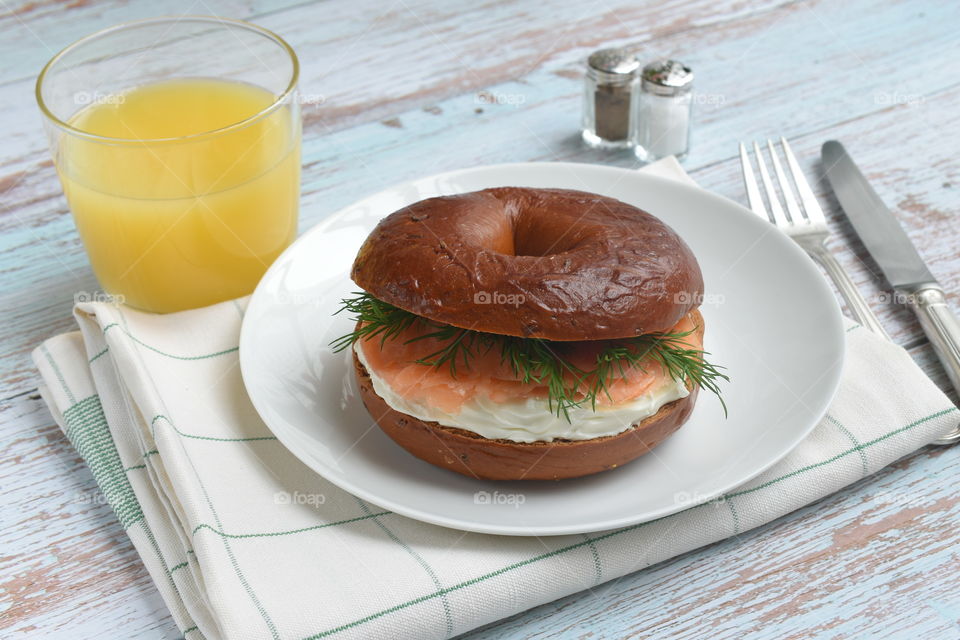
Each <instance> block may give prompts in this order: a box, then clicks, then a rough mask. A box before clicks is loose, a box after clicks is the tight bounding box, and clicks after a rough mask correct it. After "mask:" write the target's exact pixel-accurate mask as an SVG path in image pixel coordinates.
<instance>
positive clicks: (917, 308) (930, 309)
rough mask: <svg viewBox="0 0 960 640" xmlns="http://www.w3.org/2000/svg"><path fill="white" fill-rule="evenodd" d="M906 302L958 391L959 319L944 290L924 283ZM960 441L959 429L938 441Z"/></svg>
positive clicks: (910, 293) (959, 377)
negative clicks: (948, 303)
mask: <svg viewBox="0 0 960 640" xmlns="http://www.w3.org/2000/svg"><path fill="white" fill-rule="evenodd" d="M907 305H908V306H909V307H910V308H912V309H913V311H914V313H916V314H917V318H918V319H919V320H920V326H921V327H923V332H924V333H926V334H927V338H929V340H930V344H931V346H933V350H934V352H935V353H936V354H937V357H938V358H940V363H941V364H942V365H943V368H944V369H945V370H946V372H947V377H949V378H950V382H951V383H952V384H953V388H954V389H956V390H957V393H960V322H958V321H957V316H955V315H953V312H952V311H951V310H950V307H949V306H947V299H946V297H945V296H944V295H943V289H941V288H940V287H938V286H933V287H931V286H927V287H921V288H919V289H916V290H915V291H912V292H909V294H908V295H907ZM957 441H960V430H954V431H953V432H951V433H949V434H947V435H946V436H944V438H941V439H940V440H938V441H937V443H938V444H948V443H953V442H957Z"/></svg>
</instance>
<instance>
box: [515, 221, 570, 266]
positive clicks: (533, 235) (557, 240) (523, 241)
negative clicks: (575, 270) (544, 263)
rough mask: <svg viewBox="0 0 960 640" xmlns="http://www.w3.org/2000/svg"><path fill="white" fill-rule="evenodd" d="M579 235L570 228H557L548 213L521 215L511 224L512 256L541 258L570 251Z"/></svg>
mask: <svg viewBox="0 0 960 640" xmlns="http://www.w3.org/2000/svg"><path fill="white" fill-rule="evenodd" d="M578 236H579V234H577V233H575V232H574V230H573V229H572V228H571V227H566V226H565V227H562V228H558V225H557V223H556V221H555V219H554V218H552V217H551V216H550V214H549V212H542V213H540V212H538V213H537V214H535V215H521V216H518V217H517V218H516V219H515V220H514V224H513V247H514V255H516V256H530V257H536V258H543V257H546V256H552V255H557V254H559V253H565V252H567V251H569V250H570V249H572V248H573V247H574V246H575V245H576V243H577V240H578Z"/></svg>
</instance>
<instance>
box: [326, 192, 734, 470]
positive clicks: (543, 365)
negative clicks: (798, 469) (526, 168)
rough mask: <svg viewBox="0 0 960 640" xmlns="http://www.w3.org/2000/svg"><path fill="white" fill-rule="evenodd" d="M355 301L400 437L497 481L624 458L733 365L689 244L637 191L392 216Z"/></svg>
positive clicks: (357, 266)
mask: <svg viewBox="0 0 960 640" xmlns="http://www.w3.org/2000/svg"><path fill="white" fill-rule="evenodd" d="M351 277H352V279H353V281H354V282H355V283H356V284H357V285H358V287H359V288H360V289H361V290H362V291H358V292H356V294H354V295H353V296H352V297H350V298H347V299H345V300H343V303H342V306H341V309H340V311H338V312H345V313H350V314H351V315H352V316H353V317H354V319H355V321H356V324H355V326H354V330H353V331H352V332H351V333H349V334H346V335H344V336H341V337H340V338H338V339H336V340H334V341H333V342H332V343H331V344H332V346H333V348H334V349H335V350H346V349H350V350H351V351H352V358H353V367H354V369H355V374H356V378H357V381H358V383H359V388H360V397H361V399H362V401H363V403H364V405H365V406H366V408H367V410H368V412H369V413H370V415H371V416H372V417H373V419H374V420H375V421H376V423H377V424H378V425H379V427H380V428H381V429H382V430H383V431H384V432H385V433H386V434H387V435H388V436H389V437H390V438H392V439H393V440H394V441H395V442H396V443H397V444H399V445H400V446H401V447H403V448H405V449H406V450H407V451H409V452H410V453H411V454H413V455H414V456H416V457H418V458H420V459H422V460H425V461H426V462H429V463H431V464H434V465H437V466H440V467H443V468H445V469H449V470H451V471H455V472H457V473H461V474H464V475H468V476H471V477H476V478H483V479H491V480H521V479H526V480H546V479H549V480H559V479H563V478H573V477H578V476H584V475H588V474H593V473H597V472H600V471H604V470H608V469H614V468H616V467H619V466H622V465H623V464H626V463H627V462H629V461H631V460H633V459H635V458H637V457H639V456H641V455H643V454H645V453H647V452H649V451H650V450H652V449H653V448H654V447H656V446H657V445H658V444H660V443H661V442H663V440H665V439H666V438H667V437H669V436H670V435H671V434H672V433H674V432H675V431H676V430H677V429H678V428H680V426H681V425H683V423H684V422H686V420H687V419H688V418H689V416H690V414H691V412H692V411H693V407H694V404H695V402H696V398H697V396H698V393H699V392H700V390H701V389H702V388H706V389H707V390H708V391H710V392H713V393H717V394H718V395H719V387H718V384H719V383H720V382H721V381H722V380H726V376H725V375H724V374H723V373H722V372H721V368H720V367H717V366H715V365H713V364H710V363H709V362H708V361H707V360H706V357H705V356H706V355H707V354H706V352H705V351H704V349H703V335H704V321H703V316H702V315H701V314H700V312H699V310H698V306H699V301H700V300H701V299H702V296H703V277H702V274H701V272H700V267H699V265H698V264H697V260H696V258H695V257H694V255H693V253H692V252H691V250H690V248H689V247H688V246H687V245H686V243H684V242H683V240H682V239H681V238H680V237H679V236H678V235H677V234H676V233H675V232H674V231H673V230H672V229H671V228H670V227H669V226H667V225H666V224H664V223H663V222H662V221H660V220H659V219H658V218H656V217H654V216H652V215H651V214H649V213H647V212H645V211H642V210H641V209H638V208H637V207H634V206H632V205H629V204H627V203H624V202H621V201H619V200H615V199H612V198H608V197H605V196H600V195H596V194H592V193H586V192H582V191H573V190H566V189H535V188H520V187H501V188H495V189H486V190H483V191H476V192H471V193H464V194H459V195H454V196H443V197H437V198H429V199H426V200H421V201H419V202H416V203H413V204H411V205H409V206H406V207H403V208H402V209H400V210H398V211H395V212H394V213H392V214H390V215H389V216H387V217H386V218H384V219H383V220H382V221H381V222H380V223H379V224H378V225H377V227H376V228H375V229H374V230H373V231H372V232H371V233H370V235H369V236H368V237H367V239H366V241H365V242H364V243H363V245H362V246H361V248H360V250H359V252H358V254H357V256H356V259H355V261H354V264H353V268H352V270H351Z"/></svg>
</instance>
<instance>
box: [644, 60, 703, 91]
mask: <svg viewBox="0 0 960 640" xmlns="http://www.w3.org/2000/svg"><path fill="white" fill-rule="evenodd" d="M641 77H642V78H643V80H642V85H643V90H644V91H649V92H650V93H655V94H657V95H661V96H673V95H677V94H678V93H683V92H685V91H689V90H690V89H691V87H692V85H693V71H692V70H691V69H690V67H688V66H686V65H685V64H683V63H682V62H678V61H676V60H657V61H656V62H651V63H650V64H648V65H647V66H645V67H644V68H643V73H642V75H641Z"/></svg>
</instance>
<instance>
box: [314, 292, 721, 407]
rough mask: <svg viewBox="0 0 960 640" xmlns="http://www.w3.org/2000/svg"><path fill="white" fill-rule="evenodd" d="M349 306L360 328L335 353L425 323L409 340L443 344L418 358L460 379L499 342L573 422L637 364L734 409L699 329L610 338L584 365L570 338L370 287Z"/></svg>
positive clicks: (523, 375) (346, 302)
mask: <svg viewBox="0 0 960 640" xmlns="http://www.w3.org/2000/svg"><path fill="white" fill-rule="evenodd" d="M344 311H346V312H349V313H350V314H352V315H353V316H354V319H355V320H356V321H357V326H356V328H355V329H354V330H353V331H352V332H350V333H348V334H346V335H343V336H340V337H339V338H337V339H336V340H333V341H332V342H331V343H330V345H331V346H332V347H333V350H334V351H342V350H344V349H346V348H348V347H351V346H353V345H354V344H355V343H356V342H358V341H361V340H363V341H366V340H371V339H373V338H377V337H379V339H380V345H381V347H382V346H383V344H384V343H385V342H386V341H387V340H392V339H394V338H397V337H399V336H400V335H401V334H403V333H405V332H406V331H407V330H408V329H410V328H412V327H415V326H419V327H422V329H423V333H421V334H419V335H416V336H414V337H412V338H407V340H406V341H405V343H407V344H409V343H412V342H417V341H419V340H425V339H433V340H435V341H436V342H438V343H440V344H441V345H442V346H441V347H440V348H439V349H437V350H436V351H434V352H433V353H430V354H427V355H425V356H422V357H421V358H419V359H417V360H416V362H417V363H419V364H423V365H426V366H431V367H436V368H439V367H443V366H446V367H448V368H449V370H450V375H451V376H453V377H456V375H457V368H458V367H459V366H462V367H463V368H466V369H469V367H470V361H471V360H472V359H473V357H474V356H476V355H478V354H483V353H486V352H488V351H489V350H491V349H495V348H496V349H498V350H499V352H500V362H501V363H502V364H506V365H508V366H509V367H510V370H511V371H512V372H513V375H514V376H515V377H516V379H517V380H519V381H520V382H523V383H525V384H529V383H535V384H538V385H544V386H546V387H547V402H548V406H549V408H550V411H551V412H553V413H555V414H556V415H557V416H561V415H562V416H564V417H565V418H566V419H567V420H568V421H569V420H570V413H569V412H570V409H574V408H577V407H582V406H586V405H589V406H590V407H591V408H592V409H594V410H596V408H597V398H598V397H600V396H601V395H605V396H606V397H608V398H610V391H609V384H610V383H611V382H613V381H614V380H616V379H617V378H618V377H619V378H625V377H626V376H627V375H628V370H629V369H632V368H638V369H640V370H641V371H643V370H644V367H645V366H648V365H649V364H651V363H654V364H657V365H659V366H661V367H663V370H664V371H665V372H666V373H667V374H668V375H669V376H670V377H671V379H673V380H675V381H680V382H683V383H684V384H687V383H692V384H693V385H695V386H697V387H700V388H702V389H706V390H707V391H710V392H711V393H714V394H715V395H716V396H717V397H718V398H720V404H721V405H722V406H723V411H724V414H726V412H727V406H726V404H724V402H723V398H722V397H721V396H720V387H719V382H720V381H721V380H724V381H728V380H729V378H728V377H727V375H726V374H724V373H722V372H721V369H722V368H723V367H721V366H718V365H714V364H711V363H709V362H707V360H706V359H705V357H704V356H706V355H709V354H708V353H707V352H705V351H702V350H700V349H695V348H693V347H691V346H690V345H688V344H687V343H686V342H684V338H686V337H687V336H689V335H690V334H691V333H693V331H685V332H674V333H652V334H647V335H642V336H636V337H633V338H624V339H622V340H612V341H609V344H608V345H607V346H605V347H604V348H603V349H602V350H601V351H600V352H599V353H597V355H596V360H595V362H594V363H593V368H592V369H584V368H581V367H578V366H577V365H575V364H574V363H573V362H571V361H570V360H569V359H568V358H566V357H564V355H563V350H564V346H563V345H564V343H562V342H551V341H549V340H544V339H542V338H518V337H515V336H504V335H498V334H492V333H485V332H481V331H473V330H470V329H463V328H460V327H454V326H451V325H446V324H442V323H439V322H434V321H432V320H428V319H426V318H422V317H420V316H418V315H416V314H414V313H411V312H409V311H406V310H404V309H401V308H399V307H395V306H393V305H392V304H389V303H387V302H383V301H382V300H378V299H377V298H375V297H373V296H371V295H370V294H369V293H366V292H362V291H360V292H356V293H355V294H354V296H353V297H352V298H344V299H343V300H342V301H341V307H340V309H339V310H337V312H336V313H341V312H344Z"/></svg>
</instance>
